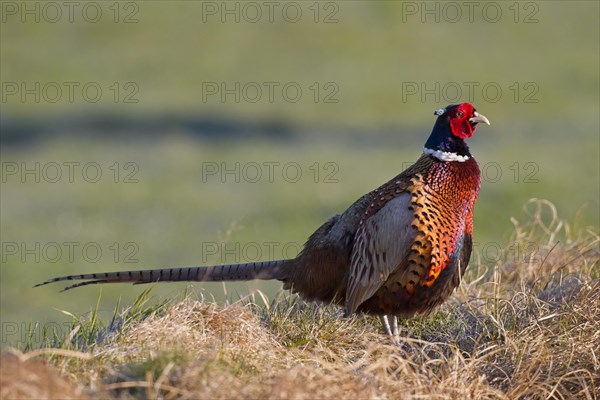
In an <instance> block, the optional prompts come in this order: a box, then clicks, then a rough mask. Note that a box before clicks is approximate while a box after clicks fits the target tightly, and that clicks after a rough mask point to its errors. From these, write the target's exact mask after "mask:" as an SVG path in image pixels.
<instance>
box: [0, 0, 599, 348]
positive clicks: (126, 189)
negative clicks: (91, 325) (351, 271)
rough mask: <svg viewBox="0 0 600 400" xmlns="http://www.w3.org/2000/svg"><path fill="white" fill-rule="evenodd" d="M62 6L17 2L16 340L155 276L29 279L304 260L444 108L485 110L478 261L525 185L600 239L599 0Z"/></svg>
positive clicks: (271, 288) (5, 146) (11, 87)
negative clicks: (313, 239) (133, 281)
mask: <svg viewBox="0 0 600 400" xmlns="http://www.w3.org/2000/svg"><path fill="white" fill-rule="evenodd" d="M51 3H52V4H54V6H52V5H50V6H48V4H50V3H45V2H2V10H1V11H2V16H1V18H2V21H1V22H2V24H1V28H0V29H1V31H0V33H1V38H0V56H1V72H0V74H1V81H2V93H1V95H2V102H1V111H0V117H1V130H0V133H1V138H2V148H1V159H2V182H1V186H2V190H1V194H0V200H1V227H0V232H1V236H2V237H1V241H2V249H1V250H2V254H1V258H2V259H1V263H2V264H1V269H0V286H1V287H0V288H1V293H0V300H1V307H0V310H1V316H0V317H1V322H2V337H1V345H2V346H6V345H15V344H16V343H18V342H20V341H24V340H25V339H26V336H27V335H28V330H29V328H28V323H29V322H31V321H34V322H35V321H39V322H40V323H41V324H42V326H43V325H44V324H46V325H47V326H48V324H52V323H56V324H61V323H63V322H64V321H69V320H70V319H69V317H68V316H67V315H65V314H63V313H61V312H60V311H58V310H68V311H70V312H74V313H84V312H86V311H89V310H90V309H92V308H94V307H95V306H96V302H97V299H98V296H99V294H100V293H101V292H102V298H101V300H100V303H99V304H100V309H101V310H103V311H104V312H105V314H104V316H109V315H110V313H111V312H112V309H113V307H114V305H115V304H116V303H117V301H118V300H119V299H122V304H128V303H129V302H131V300H132V299H133V298H134V297H135V296H136V295H138V294H139V293H140V292H141V291H142V290H143V289H144V288H143V287H137V286H136V287H133V286H126V285H116V286H104V287H100V286H95V287H87V288H83V289H79V290H75V291H70V292H67V293H59V292H58V291H59V289H60V288H61V286H60V285H57V286H46V287H42V288H37V289H32V285H33V284H35V283H38V282H40V281H43V280H46V279H48V278H51V277H54V276H57V275H61V274H75V273H87V272H98V271H111V270H122V269H136V268H138V269H139V268H145V267H159V266H188V265H198V264H204V263H220V262H244V261H254V260H255V259H269V258H279V257H281V256H286V255H288V256H293V255H295V252H297V250H298V249H299V246H301V244H302V243H303V242H304V240H305V239H306V238H307V237H308V235H309V234H310V233H312V231H313V230H315V229H316V228H317V227H318V226H319V225H320V224H321V223H322V222H323V221H324V220H325V219H327V218H328V217H329V216H331V215H333V214H335V213H338V212H341V211H343V210H344V209H345V208H346V207H347V206H348V205H349V204H351V203H352V202H353V201H354V200H355V199H356V198H358V197H359V196H360V195H362V194H364V193H366V192H367V191H369V190H372V189H374V188H375V187H377V186H378V185H380V184H381V183H383V182H385V181H386V180H388V179H390V178H391V177H393V176H394V175H396V174H397V173H399V172H400V171H401V170H402V169H404V168H405V167H406V166H408V165H409V164H410V163H412V162H413V161H414V160H416V159H417V158H418V156H419V155H420V152H421V148H422V145H423V143H424V142H425V140H426V138H427V136H428V134H429V132H430V129H431V126H432V124H433V122H434V117H433V115H432V114H433V111H434V110H435V109H437V108H439V107H443V106H446V105H447V104H449V103H456V102H463V101H470V102H473V103H474V104H475V106H476V107H477V109H478V111H480V112H481V113H483V114H485V115H486V116H487V117H488V118H489V119H490V120H491V122H492V125H491V126H490V127H487V126H485V127H481V128H480V129H478V131H477V132H476V134H475V136H474V137H473V138H472V139H471V140H470V142H469V143H470V146H471V149H472V152H473V154H474V155H475V157H476V158H477V159H478V161H479V163H480V166H481V167H482V171H483V178H484V179H483V184H482V189H481V194H480V197H479V202H478V205H477V209H476V220H475V235H476V236H475V241H476V242H477V245H476V250H477V255H476V256H475V258H476V259H477V256H479V257H480V259H482V260H483V262H490V263H493V261H494V259H495V258H496V255H495V249H497V248H500V247H502V246H504V245H506V243H507V241H508V240H509V238H510V234H511V232H512V223H511V221H510V218H511V217H517V218H518V217H520V216H521V208H522V205H523V204H524V203H525V202H526V201H527V200H528V199H529V198H532V197H537V198H545V199H548V200H550V201H552V202H553V203H555V204H556V205H557V207H558V210H559V212H560V215H561V216H562V217H564V218H566V219H567V220H568V221H570V223H571V224H572V225H573V226H572V228H573V229H575V230H576V229H582V228H586V227H591V228H592V229H593V230H595V231H597V230H598V226H599V225H600V223H599V218H600V215H599V204H598V203H599V191H600V184H599V181H600V176H599V169H600V165H599V164H600V160H599V146H600V143H599V140H600V139H599V108H600V107H599V104H598V103H599V43H598V42H599V21H598V19H599V17H598V15H599V3H598V2H594V1H590V2H587V1H586V2H583V1H582V2H577V1H534V2H473V3H472V4H473V5H472V6H468V5H465V3H461V2H458V3H455V2H451V3H445V2H393V1H348V2H342V1H338V2H330V1H325V2H314V1H308V2H303V1H301V2H272V3H269V4H271V5H265V3H264V2H200V1H173V2H167V1H151V2H128V1H124V2H75V3H74V5H71V6H70V5H68V4H67V3H68V2H60V1H59V2H51ZM449 4H450V5H449ZM53 7H54V8H53ZM70 7H72V8H70ZM469 7H473V8H469ZM236 85H239V86H236ZM70 88H72V91H71V89H70ZM236 88H239V89H237V90H236ZM269 88H272V92H270V89H269ZM471 88H472V91H471V90H470V89H471ZM258 89H260V91H259V90H258ZM65 163H66V164H65ZM57 166H58V168H57ZM69 166H70V167H69ZM236 166H237V167H236ZM84 167H85V168H84ZM36 168H37V171H38V172H35V171H36ZM70 168H71V169H70ZM215 168H216V173H214V174H213V172H215ZM236 168H238V173H237V176H236V173H235V172H231V173H227V174H225V175H224V176H222V174H221V172H223V170H224V169H226V170H233V171H235V169H236ZM30 170H33V172H27V171H30ZM98 172H100V174H101V176H99V177H97V174H98ZM57 173H60V174H61V175H60V177H58V176H57ZM71 173H72V174H71ZM270 173H272V174H270ZM299 173H300V175H298V174H299ZM258 174H260V175H258ZM96 179H97V181H96ZM54 181H56V182H54ZM98 249H99V250H100V251H101V255H98V254H96V251H97V250H98ZM482 251H483V252H484V254H483V255H482V254H481V252H482ZM284 253H285V254H284ZM187 286H189V284H187V283H182V284H170V285H169V284H164V285H158V286H157V287H156V288H155V290H154V291H153V293H154V294H155V295H156V296H159V297H160V296H162V297H165V296H170V295H172V294H173V293H177V292H179V291H181V289H182V288H183V287H187ZM194 286H195V287H196V288H198V289H197V290H198V292H203V290H204V289H205V292H204V294H205V295H207V296H214V297H215V298H216V299H217V300H223V299H224V298H226V297H229V298H231V299H235V298H237V294H238V293H239V294H242V295H243V294H246V293H248V292H249V291H250V290H252V289H255V288H260V289H262V290H263V291H265V292H267V293H268V294H270V295H272V294H273V293H275V291H276V290H277V289H278V288H279V287H280V285H278V284H277V283H272V282H250V283H240V284H231V285H227V287H226V288H224V287H223V286H222V285H221V284H195V285H194ZM55 326H58V327H59V328H60V327H61V326H62V325H55ZM62 333H65V332H62ZM37 335H39V332H38V331H36V332H35V333H33V336H34V340H35V337H36V336H37Z"/></svg>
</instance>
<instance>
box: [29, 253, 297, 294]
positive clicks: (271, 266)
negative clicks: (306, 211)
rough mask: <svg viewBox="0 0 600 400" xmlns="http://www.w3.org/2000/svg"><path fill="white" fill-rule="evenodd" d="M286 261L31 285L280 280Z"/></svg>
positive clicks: (70, 278)
mask: <svg viewBox="0 0 600 400" xmlns="http://www.w3.org/2000/svg"><path fill="white" fill-rule="evenodd" d="M288 263H289V260H277V261H264V262H255V263H247V264H227V265H216V266H210V267H188V268H160V269H146V270H139V271H119V272H102V273H92V274H82V275H68V276H61V277H58V278H53V279H50V280H47V281H45V282H42V283H39V284H37V285H35V286H34V287H37V286H42V285H47V284H49V283H54V282H61V281H85V282H79V283H75V284H73V285H70V286H67V287H66V288H64V289H63V291H65V290H69V289H73V288H76V287H80V286H86V285H93V284H98V283H133V284H134V285H136V284H142V283H152V282H179V281H195V282H211V281H212V282H214V281H247V280H254V279H261V280H270V279H278V280H282V279H284V278H285V277H286V276H287V272H286V271H287V265H288Z"/></svg>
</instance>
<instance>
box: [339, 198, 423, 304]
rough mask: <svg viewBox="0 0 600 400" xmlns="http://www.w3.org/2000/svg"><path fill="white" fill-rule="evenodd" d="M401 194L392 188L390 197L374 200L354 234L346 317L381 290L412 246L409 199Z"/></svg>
mask: <svg viewBox="0 0 600 400" xmlns="http://www.w3.org/2000/svg"><path fill="white" fill-rule="evenodd" d="M404 190H405V188H402V189H399V188H398V187H396V188H395V189H394V190H392V191H391V192H392V194H383V195H382V196H380V197H378V198H377V199H376V201H375V202H374V203H373V204H371V206H370V207H369V208H368V209H367V211H366V213H365V217H363V220H362V222H361V224H360V226H359V228H358V230H357V233H356V237H355V241H354V247H353V249H352V255H351V261H350V269H351V271H350V275H349V278H348V287H347V291H346V313H348V314H350V313H353V312H354V311H356V309H357V308H358V307H359V306H360V304H362V303H363V302H364V301H366V300H367V299H369V298H370V297H371V296H373V294H375V292H376V291H377V290H378V289H379V288H381V286H382V285H383V284H384V282H385V281H386V280H387V278H388V277H389V276H390V274H391V273H392V272H394V271H395V270H396V269H397V268H398V267H400V265H401V264H402V263H403V261H404V260H405V259H406V257H407V254H408V252H409V250H410V247H411V245H412V244H413V241H414V239H415V235H416V230H415V229H414V228H412V226H411V224H412V222H413V219H414V214H413V212H412V211H411V210H410V208H409V207H410V205H411V195H410V193H409V192H405V191H404ZM378 203H379V204H378ZM374 210H376V211H374ZM370 213H373V214H372V215H370Z"/></svg>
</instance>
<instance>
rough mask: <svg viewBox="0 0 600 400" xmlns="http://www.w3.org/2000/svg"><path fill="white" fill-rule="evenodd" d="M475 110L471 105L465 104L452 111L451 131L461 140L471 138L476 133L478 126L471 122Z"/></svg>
mask: <svg viewBox="0 0 600 400" xmlns="http://www.w3.org/2000/svg"><path fill="white" fill-rule="evenodd" d="M474 112H475V109H474V108H473V106H472V105H471V104H469V103H463V104H461V105H459V106H458V107H456V108H455V109H454V110H452V114H451V115H450V129H451V130H452V134H453V135H454V136H456V137H459V138H461V139H466V138H469V137H471V136H472V135H473V132H475V128H476V125H475V124H471V122H469V118H471V117H472V116H473V113H474Z"/></svg>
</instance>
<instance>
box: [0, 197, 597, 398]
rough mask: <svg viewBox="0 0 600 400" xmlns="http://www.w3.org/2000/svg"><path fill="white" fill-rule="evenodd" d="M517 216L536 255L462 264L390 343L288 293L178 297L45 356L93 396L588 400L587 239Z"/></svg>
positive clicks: (552, 218) (591, 381) (591, 288)
mask: <svg viewBox="0 0 600 400" xmlns="http://www.w3.org/2000/svg"><path fill="white" fill-rule="evenodd" d="M522 218H525V221H526V222H525V224H519V223H517V222H516V220H515V240H516V242H518V243H529V242H535V243H536V244H537V246H536V249H535V251H532V252H531V253H530V254H526V255H525V257H523V256H522V255H521V256H519V257H504V258H503V259H502V260H501V261H499V262H498V263H497V265H488V266H484V265H481V264H478V263H477V262H474V264H473V265H472V267H471V271H470V272H469V273H468V277H467V279H466V280H465V282H463V285H462V286H461V287H460V289H459V290H458V291H457V293H456V294H455V295H454V296H453V298H452V300H451V301H450V302H448V303H447V304H445V305H444V306H443V307H442V308H441V309H440V310H439V311H437V312H435V313H434V314H432V315H430V316H429V317H426V318H416V319H412V320H407V321H403V322H402V330H401V335H402V338H401V340H400V344H398V345H395V344H393V343H391V341H389V340H388V339H387V338H386V337H384V336H383V335H382V334H381V333H380V326H379V323H378V322H377V320H376V319H374V318H370V317H366V316H360V315H359V316H354V317H351V318H342V316H341V311H340V310H339V309H337V308H336V307H332V306H323V305H315V304H305V303H303V302H301V301H298V300H297V299H295V298H294V297H289V296H282V297H281V298H278V299H276V300H274V301H272V302H270V303H269V302H266V301H264V298H263V299H262V300H263V302H262V303H265V304H264V305H260V306H259V305H257V303H260V301H257V300H256V299H250V300H248V299H246V300H243V301H240V302H238V303H236V304H233V305H229V306H225V307H221V306H217V305H214V304H211V303H207V302H204V301H198V300H194V299H192V298H190V297H187V298H186V299H184V300H183V301H181V302H178V303H174V304H169V305H164V306H161V307H158V308H156V309H154V310H153V311H152V312H151V313H146V314H138V315H143V316H140V317H139V318H129V319H128V320H127V321H128V322H126V323H123V324H122V325H121V326H120V327H119V328H118V329H113V332H109V334H106V332H105V334H102V335H99V336H98V337H99V338H102V339H101V340H98V341H97V342H96V343H94V344H93V345H92V346H91V347H88V348H87V350H86V351H87V353H90V354H92V355H93V358H90V359H82V358H78V357H72V356H71V354H70V353H67V354H59V353H57V354H53V355H51V356H50V357H48V361H49V362H50V363H51V364H53V365H54V366H55V368H56V369H57V370H58V371H59V372H60V373H61V374H62V375H63V376H64V377H66V379H67V380H68V381H71V382H72V385H71V388H73V387H85V388H86V393H87V394H88V395H89V396H91V397H102V398H119V399H121V398H124V399H127V398H152V399H154V398H157V399H159V398H166V399H170V398H181V399H198V398H211V399H212V398H222V399H225V398H248V399H250V398H268V399H326V398H338V399H341V398H343V399H351V398H360V399H388V398H389V399H392V398H397V399H425V398H427V399H520V398H523V399H525V398H527V399H597V398H600V350H599V349H600V271H599V269H600V266H599V262H598V261H599V259H600V251H599V250H598V243H599V242H598V236H597V234H596V233H594V232H592V231H591V230H589V229H588V230H583V231H581V233H578V234H577V235H574V234H573V233H571V232H570V231H569V230H568V228H567V225H565V224H564V223H563V222H561V221H560V220H559V219H558V218H557V217H556V215H555V214H554V208H553V207H552V205H551V204H549V203H546V202H539V201H536V202H532V203H530V204H528V205H527V206H526V210H525V216H523V217H522ZM511 246H514V243H512V244H511ZM251 300H254V301H251ZM258 300H260V298H259V299H258ZM76 336H77V335H75V337H74V338H72V339H71V341H69V342H65V344H64V347H65V348H69V347H72V348H76V347H77V346H78V345H77V343H79V342H78V341H77V337H76ZM3 360H4V359H3ZM3 371H4V366H3ZM5 379H11V380H18V379H19V378H18V377H14V376H13V377H10V378H5V377H4V372H3V378H2V381H3V383H2V390H3V392H2V393H4V385H5V382H6V380H5ZM50 379H56V380H57V382H61V381H62V379H63V378H58V377H52V378H50ZM57 384H58V383H57ZM70 390H71V392H69V393H73V392H72V391H73V390H75V389H70ZM3 398H4V397H3Z"/></svg>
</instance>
